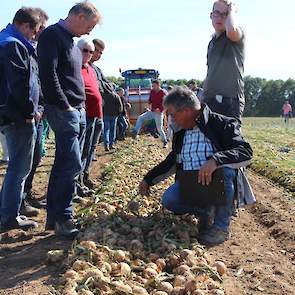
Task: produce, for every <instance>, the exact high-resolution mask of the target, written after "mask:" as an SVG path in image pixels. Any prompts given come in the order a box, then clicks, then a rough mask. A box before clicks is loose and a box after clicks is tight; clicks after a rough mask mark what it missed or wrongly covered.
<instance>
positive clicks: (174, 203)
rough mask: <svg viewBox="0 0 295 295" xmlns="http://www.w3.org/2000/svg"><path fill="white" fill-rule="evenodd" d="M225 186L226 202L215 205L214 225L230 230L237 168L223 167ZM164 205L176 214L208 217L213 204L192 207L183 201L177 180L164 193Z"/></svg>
mask: <svg viewBox="0 0 295 295" xmlns="http://www.w3.org/2000/svg"><path fill="white" fill-rule="evenodd" d="M223 171H224V187H225V193H226V204H225V205H224V206H216V207H215V217H214V223H213V226H215V227H217V228H219V229H222V230H225V231H228V229H229V225H230V220H231V216H232V205H233V200H234V194H235V185H234V184H235V180H236V170H234V169H231V168H223ZM162 203H163V206H164V207H165V208H166V209H168V210H170V211H172V212H174V213H176V214H185V213H189V214H195V215H198V216H200V217H202V218H208V217H209V216H210V214H211V212H212V206H211V207H206V208H198V207H191V206H188V205H186V204H183V203H182V200H181V196H180V186H179V182H178V181H176V182H175V183H174V184H173V185H171V186H170V187H169V188H168V189H167V190H166V191H165V193H164V195H163V198H162Z"/></svg>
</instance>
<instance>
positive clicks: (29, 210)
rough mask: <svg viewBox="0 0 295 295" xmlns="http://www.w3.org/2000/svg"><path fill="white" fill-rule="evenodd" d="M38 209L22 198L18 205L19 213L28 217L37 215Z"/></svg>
mask: <svg viewBox="0 0 295 295" xmlns="http://www.w3.org/2000/svg"><path fill="white" fill-rule="evenodd" d="M39 213H40V211H39V210H38V209H37V208H34V207H32V206H31V205H30V204H29V203H28V202H27V200H23V202H22V204H21V207H20V214H21V215H25V216H28V217H33V216H37V215H38V214H39Z"/></svg>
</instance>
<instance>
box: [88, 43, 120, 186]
mask: <svg viewBox="0 0 295 295" xmlns="http://www.w3.org/2000/svg"><path fill="white" fill-rule="evenodd" d="M92 42H93V43H94V46H95V50H94V53H93V55H92V59H91V61H90V63H91V66H92V67H93V69H94V70H95V73H96V75H97V80H98V84H99V91H100V93H101V96H102V100H103V125H104V145H105V150H106V151H109V150H110V148H112V147H113V144H114V143H115V140H116V126H117V118H118V116H119V114H120V113H121V112H122V111H123V105H122V102H121V98H120V96H119V95H118V94H117V92H116V91H115V88H114V86H113V84H112V82H111V81H109V80H108V79H107V78H106V77H105V75H104V74H103V72H102V70H101V69H100V68H99V67H98V66H97V65H95V64H94V62H96V61H98V60H99V59H100V58H101V56H102V54H103V51H104V49H105V44H104V42H103V41H102V40H100V39H93V40H92ZM100 126H101V123H100V122H98V125H97V127H96V128H95V131H94V141H93V146H92V153H94V150H95V145H96V143H97V141H98V135H97V134H100V133H99V132H98V130H100V128H101V127H100ZM84 181H85V183H87V180H84Z"/></svg>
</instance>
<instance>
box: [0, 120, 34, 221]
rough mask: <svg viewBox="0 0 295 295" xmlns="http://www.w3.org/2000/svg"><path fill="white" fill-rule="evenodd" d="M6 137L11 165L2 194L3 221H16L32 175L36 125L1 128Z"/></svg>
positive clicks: (0, 212) (1, 210) (0, 204)
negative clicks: (27, 183)
mask: <svg viewBox="0 0 295 295" xmlns="http://www.w3.org/2000/svg"><path fill="white" fill-rule="evenodd" d="M1 130H2V132H3V133H4V135H5V138H6V142H7V147H8V154H9V163H8V167H7V171H6V174H5V177H4V181H3V184H2V189H1V193H0V216H1V221H2V222H6V221H8V220H11V219H15V218H16V217H17V216H18V215H19V210H20V205H21V202H22V196H23V192H24V184H25V180H26V178H27V176H28V174H29V173H30V170H31V167H32V160H33V150H34V144H35V138H36V128H35V125H34V124H24V125H17V126H16V125H9V126H4V127H1Z"/></svg>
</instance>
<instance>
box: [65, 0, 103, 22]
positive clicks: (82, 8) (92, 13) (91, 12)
mask: <svg viewBox="0 0 295 295" xmlns="http://www.w3.org/2000/svg"><path fill="white" fill-rule="evenodd" d="M80 13H83V14H85V16H86V18H93V17H97V18H98V19H99V22H100V21H101V15H100V13H99V11H98V10H97V8H96V7H95V5H94V4H92V3H91V2H90V1H87V0H86V1H82V2H78V3H77V4H75V5H74V6H73V7H72V8H71V9H70V11H69V15H78V14H80Z"/></svg>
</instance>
